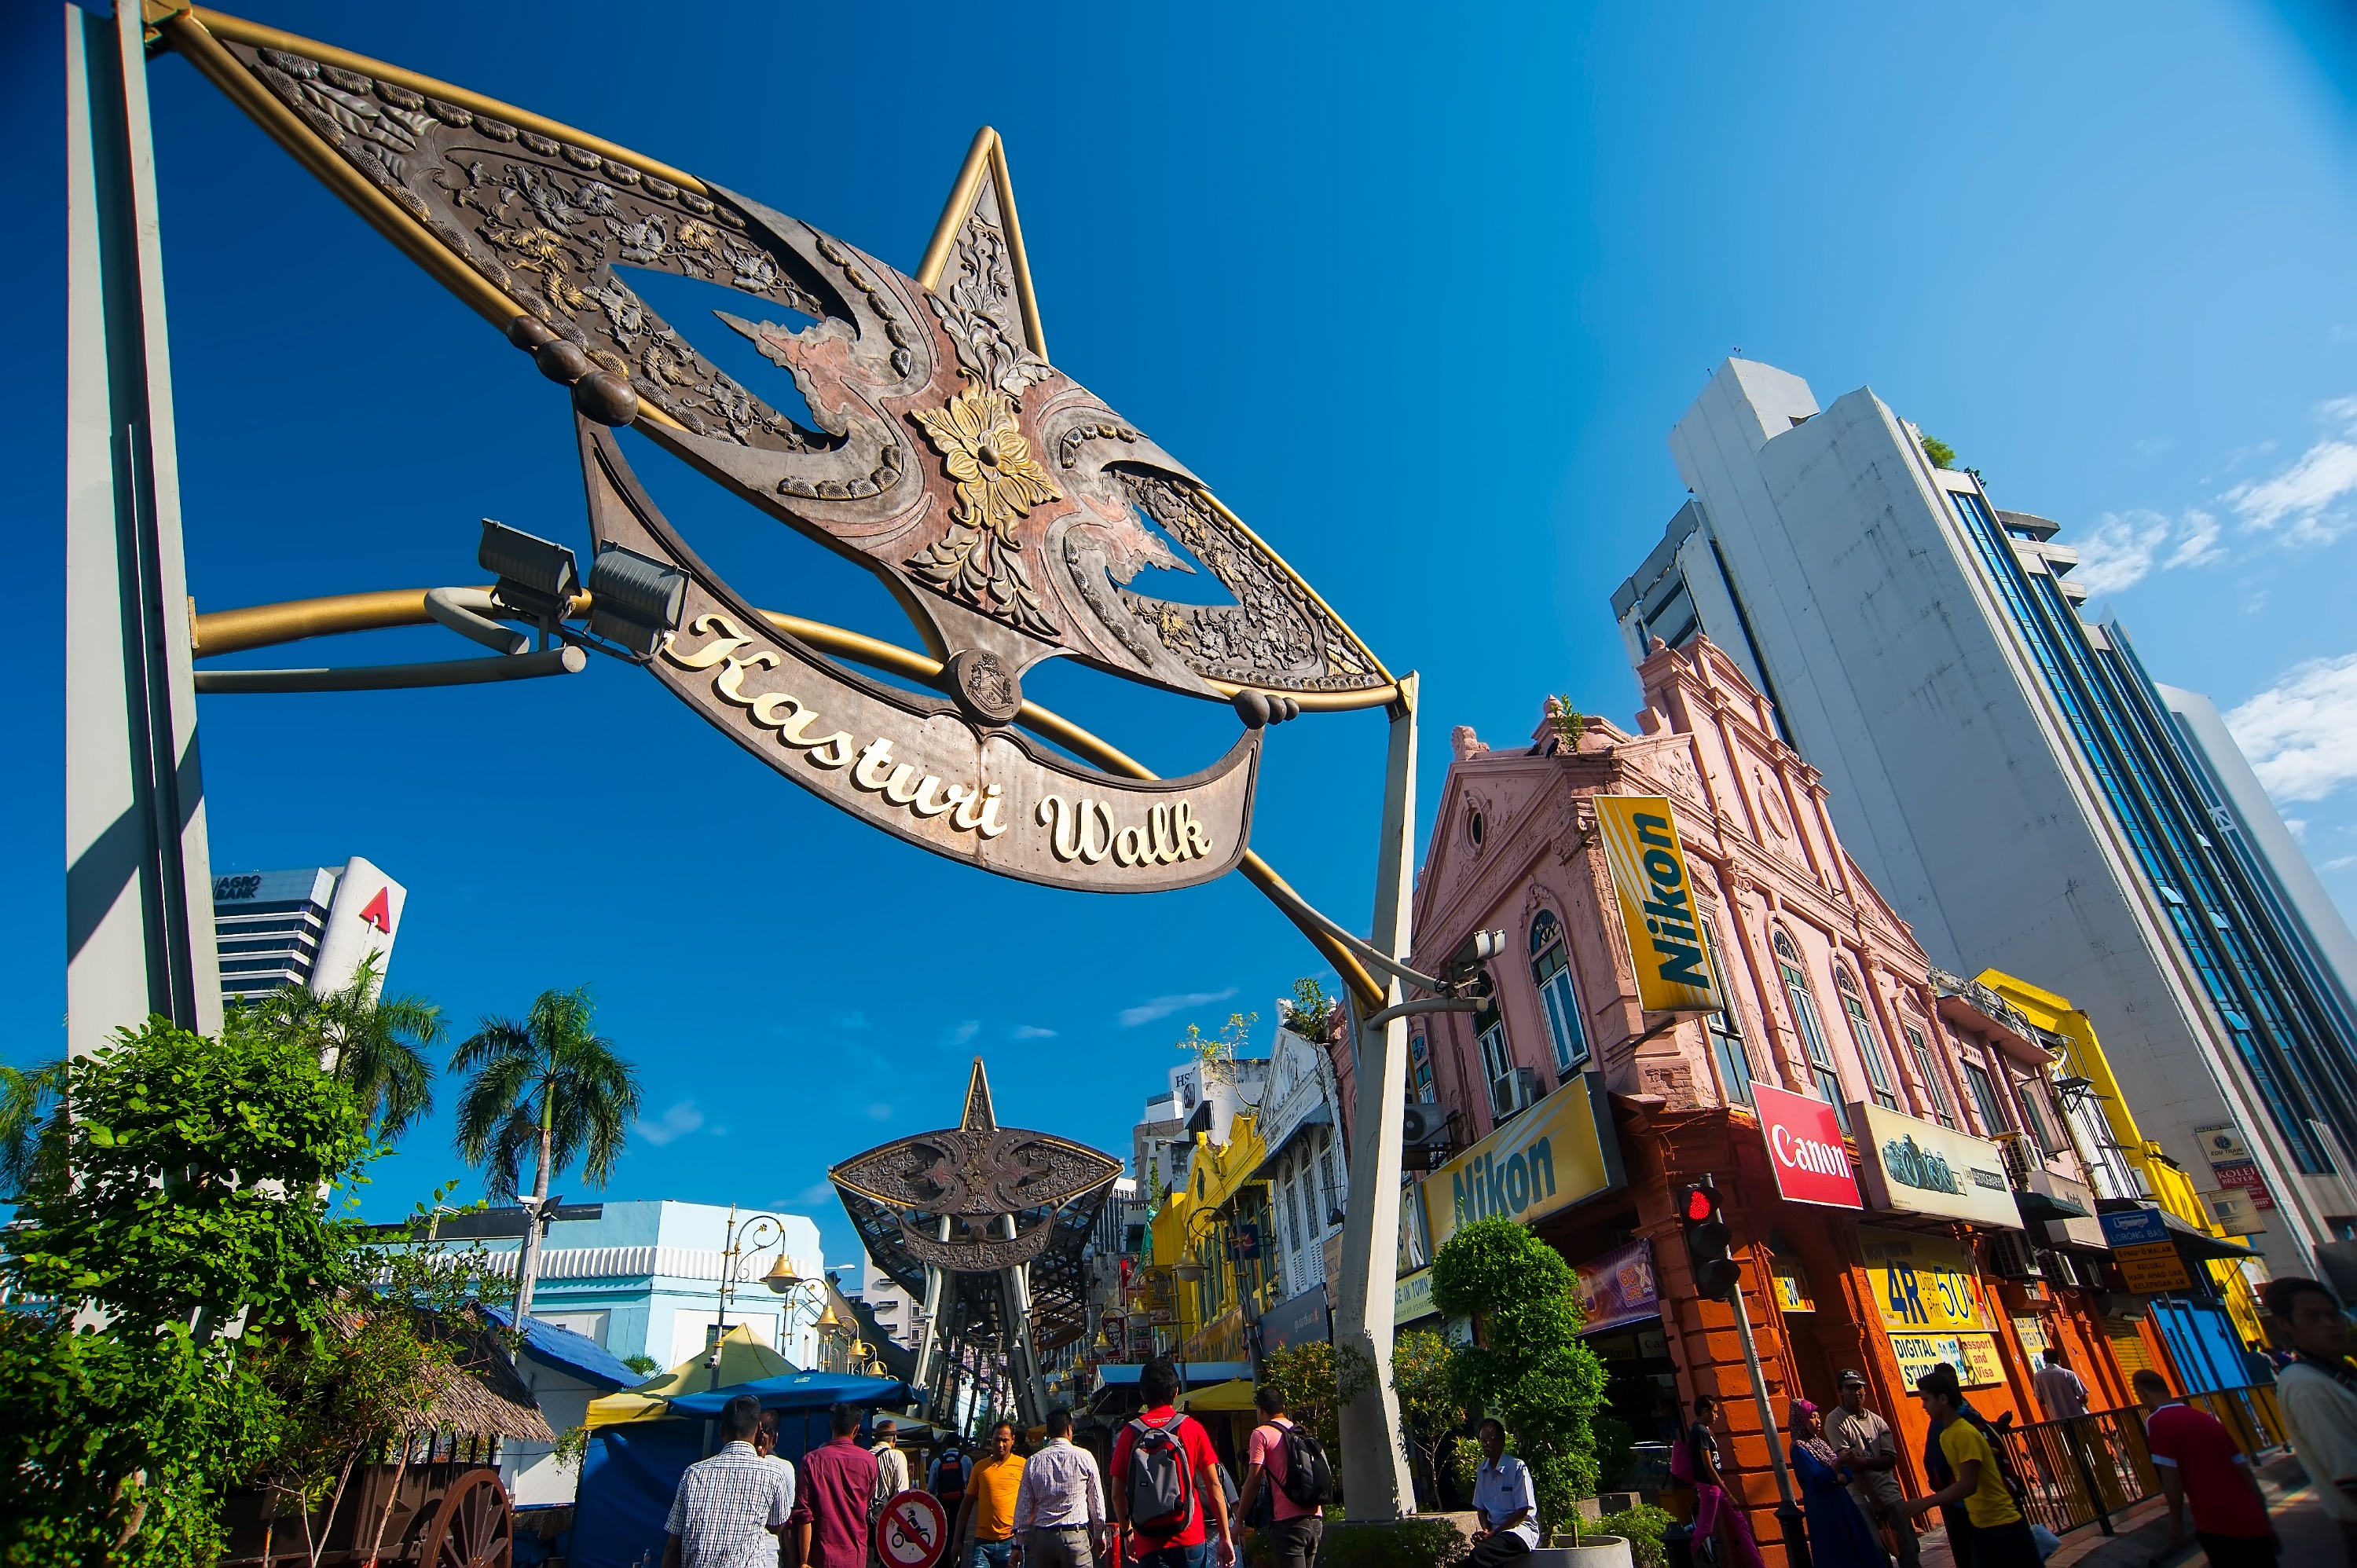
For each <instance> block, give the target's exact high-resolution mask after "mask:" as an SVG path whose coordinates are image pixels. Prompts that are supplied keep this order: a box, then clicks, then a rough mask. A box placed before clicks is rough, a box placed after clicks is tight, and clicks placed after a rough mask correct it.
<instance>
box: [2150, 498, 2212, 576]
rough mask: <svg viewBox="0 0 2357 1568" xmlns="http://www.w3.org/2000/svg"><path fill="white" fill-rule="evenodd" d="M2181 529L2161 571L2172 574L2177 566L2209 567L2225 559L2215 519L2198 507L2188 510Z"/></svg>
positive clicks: (2162, 564)
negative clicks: (2220, 546)
mask: <svg viewBox="0 0 2357 1568" xmlns="http://www.w3.org/2000/svg"><path fill="white" fill-rule="evenodd" d="M2181 527H2182V532H2179V535H2178V539H2177V548H2176V549H2174V550H2172V551H2170V552H2169V559H2168V560H2166V561H2163V562H2162V563H2161V564H2160V566H2161V570H2162V571H2164V572H2174V571H2175V570H2177V568H2179V566H2211V565H2215V564H2217V563H2219V562H2221V561H2223V560H2224V559H2225V558H2226V552H2225V551H2224V550H2222V549H2221V548H2219V544H2218V535H2219V533H2220V532H2221V530H2220V528H2219V526H2218V520H2217V519H2216V518H2214V517H2212V516H2211V515H2210V514H2209V513H2208V512H2206V511H2203V510H2201V508H2199V507H2193V508H2190V509H2188V510H2187V511H2186V513H2185V516H2184V518H2183V519H2182V520H2181Z"/></svg>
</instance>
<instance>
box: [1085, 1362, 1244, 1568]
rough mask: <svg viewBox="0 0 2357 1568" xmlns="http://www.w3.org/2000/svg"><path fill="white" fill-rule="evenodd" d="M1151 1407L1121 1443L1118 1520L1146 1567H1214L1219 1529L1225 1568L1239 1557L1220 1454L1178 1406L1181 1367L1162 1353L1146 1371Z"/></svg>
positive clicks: (1142, 1379)
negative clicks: (1212, 1541) (1213, 1542)
mask: <svg viewBox="0 0 2357 1568" xmlns="http://www.w3.org/2000/svg"><path fill="white" fill-rule="evenodd" d="M1137 1389H1138V1392H1139V1393H1140V1394H1141V1395H1143V1396H1144V1398H1145V1401H1146V1408H1145V1409H1143V1410H1141V1411H1140V1412H1138V1413H1137V1417H1136V1419H1135V1420H1134V1421H1131V1422H1128V1423H1125V1424H1124V1426H1123V1427H1122V1429H1121V1435H1120V1436H1118V1437H1116V1438H1114V1444H1113V1515H1114V1519H1115V1520H1118V1521H1119V1522H1120V1523H1121V1524H1123V1525H1125V1526H1126V1527H1128V1530H1129V1531H1130V1534H1131V1536H1132V1538H1133V1539H1134V1540H1135V1549H1134V1550H1133V1552H1132V1553H1131V1557H1132V1560H1133V1561H1134V1562H1135V1563H1137V1564H1138V1568H1207V1564H1209V1563H1211V1562H1212V1561H1213V1553H1212V1552H1211V1547H1210V1546H1209V1544H1208V1542H1207V1539H1206V1538H1207V1536H1208V1535H1209V1533H1210V1530H1211V1529H1212V1528H1214V1527H1216V1529H1217V1530H1218V1531H1219V1549H1218V1554H1217V1559H1216V1561H1217V1563H1218V1568H1228V1565H1229V1564H1231V1563H1233V1562H1234V1561H1235V1560H1236V1546H1235V1539H1234V1537H1233V1536H1232V1534H1231V1533H1230V1532H1229V1528H1228V1499H1227V1493H1226V1490H1225V1487H1224V1482H1223V1477H1222V1474H1221V1471H1220V1456H1219V1455H1218V1453H1217V1452H1216V1451H1214V1450H1213V1448H1212V1447H1211V1434H1209V1433H1207V1432H1205V1431H1204V1430H1203V1427H1202V1423H1200V1422H1198V1421H1197V1420H1195V1418H1194V1417H1192V1416H1189V1415H1181V1414H1179V1411H1178V1409H1177V1404H1178V1399H1179V1369H1178V1368H1177V1367H1175V1366H1173V1365H1171V1363H1170V1359H1169V1358H1168V1357H1167V1356H1157V1357H1156V1358H1155V1359H1153V1360H1151V1361H1148V1362H1147V1363H1146V1365H1145V1366H1144V1367H1143V1368H1141V1369H1139V1371H1138V1377H1137Z"/></svg>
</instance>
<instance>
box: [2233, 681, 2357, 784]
mask: <svg viewBox="0 0 2357 1568" xmlns="http://www.w3.org/2000/svg"><path fill="white" fill-rule="evenodd" d="M2226 727H2227V728H2228V729H2229V730H2231V731H2232V732H2233V736H2234V743H2235V744H2236V745H2237V746H2241V747H2242V748H2243V755H2244V757H2248V758H2250V762H2251V771H2253V772H2254V773H2256V774H2257V775H2258V776H2259V782H2260V783H2261V784H2263V785H2265V786H2266V791H2267V793H2268V794H2269V795H2271V796H2273V797H2274V798H2275V800H2276V801H2277V802H2278V803H2280V802H2284V801H2289V800H2323V799H2324V798H2325V797H2327V796H2329V795H2330V794H2331V793H2333V791H2335V790H2337V789H2340V788H2341V786H2342V785H2343V784H2347V783H2349V782H2351V781H2352V779H2357V653H2344V654H2342V655H2341V657H2339V658H2337V659H2311V660H2309V661H2308V662H2306V663H2305V664H2296V665H2294V666H2293V667H2292V668H2291V669H2290V670H2288V671H2285V673H2284V676H2283V679H2281V680H2280V681H2278V682H2276V683H2275V684H2274V685H2273V686H2270V687H2269V688H2267V689H2266V691H2264V692H2261V693H2259V694H2258V695H2257V696H2255V697H2253V698H2252V699H2251V700H2250V701H2249V702H2247V703H2243V704H2242V705H2241V706H2239V707H2237V708H2236V709H2234V711H2233V712H2232V713H2230V714H2227V715H2226Z"/></svg>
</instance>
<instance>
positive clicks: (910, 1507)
mask: <svg viewBox="0 0 2357 1568" xmlns="http://www.w3.org/2000/svg"><path fill="white" fill-rule="evenodd" d="M949 1543H950V1516H949V1512H948V1510H947V1509H943V1508H942V1501H941V1499H940V1498H936V1497H935V1496H933V1494H932V1493H931V1492H919V1491H907V1492H900V1493H898V1494H896V1495H895V1496H894V1497H893V1498H892V1500H891V1501H890V1502H888V1503H886V1504H885V1505H884V1511H883V1512H882V1513H879V1514H877V1516H876V1552H877V1556H879V1557H881V1558H883V1559H884V1561H885V1562H887V1563H891V1564H892V1565H893V1568H933V1564H934V1563H939V1562H940V1561H941V1560H942V1552H945V1551H947V1550H948V1548H949Z"/></svg>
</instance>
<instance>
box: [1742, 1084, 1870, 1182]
mask: <svg viewBox="0 0 2357 1568" xmlns="http://www.w3.org/2000/svg"><path fill="white" fill-rule="evenodd" d="M1751 1097H1752V1102H1753V1104H1754V1105H1755V1106H1756V1107H1757V1108H1758V1110H1759V1112H1760V1136H1762V1137H1763V1138H1765V1139H1766V1140H1767V1141H1768V1158H1769V1163H1770V1164H1771V1165H1774V1166H1775V1168H1776V1191H1777V1192H1778V1194H1779V1195H1781V1197H1784V1198H1785V1199H1786V1200H1787V1201H1789V1202H1792V1203H1817V1204H1824V1205H1825V1206H1826V1207H1828V1208H1865V1207H1866V1205H1865V1203H1864V1202H1863V1201H1862V1200H1861V1199H1860V1198H1859V1197H1858V1194H1857V1176H1856V1175H1855V1174H1854V1173H1853V1172H1852V1171H1851V1169H1850V1163H1849V1153H1848V1151H1847V1150H1846V1149H1845V1148H1844V1147H1843V1146H1842V1130H1841V1122H1840V1120H1839V1119H1838V1118H1837V1117H1836V1116H1835V1114H1834V1108H1833V1107H1832V1106H1830V1105H1828V1104H1826V1103H1825V1102H1824V1101H1822V1100H1812V1099H1811V1098H1809V1097H1808V1096H1807V1095H1805V1094H1788V1093H1786V1092H1785V1091H1784V1090H1781V1089H1770V1088H1768V1087H1767V1086H1766V1085H1764V1084H1756V1083H1755V1084H1753V1085H1752V1086H1751Z"/></svg>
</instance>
